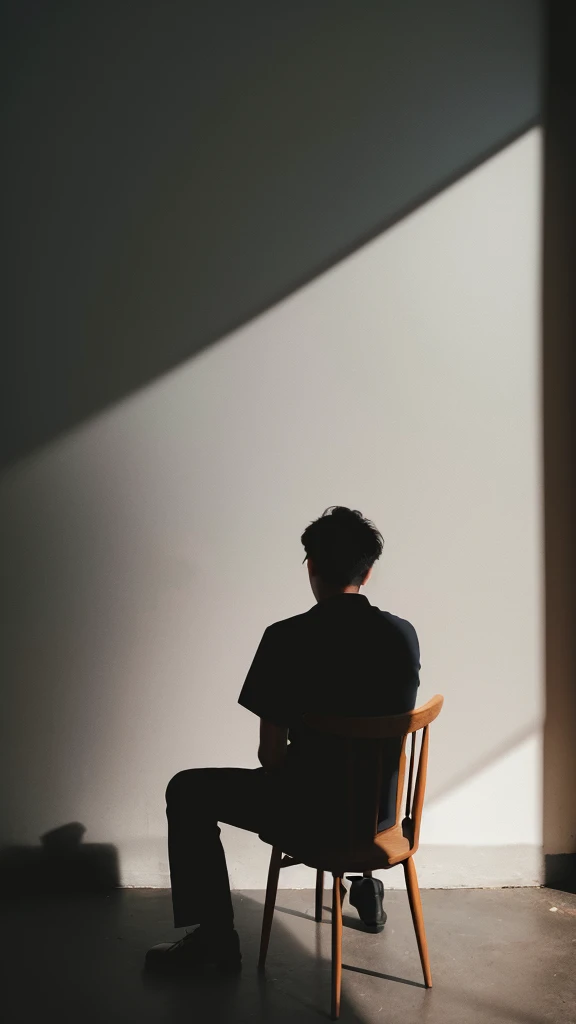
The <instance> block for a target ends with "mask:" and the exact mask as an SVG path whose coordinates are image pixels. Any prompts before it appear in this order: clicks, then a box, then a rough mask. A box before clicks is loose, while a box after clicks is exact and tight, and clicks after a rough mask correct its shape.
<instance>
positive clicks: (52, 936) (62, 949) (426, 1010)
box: [0, 889, 576, 1024]
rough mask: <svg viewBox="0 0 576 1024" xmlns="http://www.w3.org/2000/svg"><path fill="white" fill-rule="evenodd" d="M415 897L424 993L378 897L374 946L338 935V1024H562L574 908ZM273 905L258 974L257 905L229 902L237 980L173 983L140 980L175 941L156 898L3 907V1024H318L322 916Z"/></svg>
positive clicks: (499, 893)
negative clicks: (162, 947)
mask: <svg viewBox="0 0 576 1024" xmlns="http://www.w3.org/2000/svg"><path fill="white" fill-rule="evenodd" d="M422 898H423V904H424V916H425V918H426V924H427V930H428V939H429V944H430V949H431V954H432V965H433V973H434V988H433V989H432V990H425V989H423V988H421V987H420V980H421V976H420V973H419V962H418V953H417V949H416V943H415V939H414V933H413V929H412V923H411V920H410V912H409V908H408V906H407V900H406V894H405V893H404V892H388V893H387V909H388V915H389V916H388V923H387V925H386V929H385V931H384V932H383V933H382V934H380V935H372V934H366V933H364V934H360V933H359V932H358V931H356V930H352V929H350V930H347V932H346V933H345V935H344V960H345V962H346V964H347V970H346V971H345V974H344V978H343V987H342V997H343V1002H342V1015H341V1020H342V1022H343V1024H346V1022H352V1021H353V1022H356V1024H383V1022H386V1024H392V1022H396V1021H402V1022H403V1024H463V1022H465V1024H549V1022H550V1021H553V1022H554V1024H573V1021H574V1015H573V1006H574V1005H575V1004H576V978H575V976H574V971H573V969H572V960H573V950H574V948H575V945H574V944H575V943H576V898H575V897H574V896H565V895H564V894H562V893H552V892H550V891H548V890H542V889H508V890H451V891H450V890H444V891H443V890H428V891H424V892H423V894H422ZM281 901H282V904H283V906H284V907H285V908H286V909H289V910H291V911H294V913H292V914H285V913H279V914H277V915H276V916H275V920H274V924H273V928H272V936H271V942H270V950H269V956H268V964H267V968H266V972H265V974H264V975H260V974H259V972H258V970H257V966H256V964H257V956H258V944H259V935H260V925H261V921H262V904H263V894H262V893H260V892H251V893H242V892H237V893H234V907H235V914H236V921H237V927H238V931H239V933H240V935H241V940H242V950H243V957H244V962H243V971H242V974H241V975H240V977H235V978H223V977H222V976H221V975H217V974H214V973H206V974H204V975H201V976H199V977H197V978H193V979H189V980H188V981H186V982H180V983H178V982H176V981H174V980H168V979H165V980H160V979H152V978H150V979H147V978H146V977H145V976H144V975H143V971H142V966H143V960H144V954H145V951H146V949H147V948H148V947H149V946H151V945H153V944H154V943H156V942H159V941H162V940H171V939H173V938H174V937H175V935H176V933H175V932H174V929H173V927H172V918H171V903H170V894H169V892H168V891H166V890H121V891H119V892H117V893H116V894H115V895H111V894H108V895H105V894H102V895H101V896H97V897H84V896H80V895H78V896H76V897H75V898H73V899H69V898H68V899H62V898H61V897H49V898H46V899H43V900H37V899H36V900H29V901H28V902H27V903H25V902H21V903H18V904H14V903H10V904H8V905H7V907H6V908H5V912H4V920H3V928H2V930H1V932H0V958H1V961H2V965H3V968H4V980H3V989H2V1003H1V1006H2V1018H3V1024H29V1022H30V1021H33V1020H36V1019H46V1018H48V1019H50V1020H54V1021H57V1022H59V1024H67V1022H70V1024H72V1022H74V1024H75V1022H76V1021H78V1020H79V1019H81V1020H82V1024H86V1022H88V1024H104V1022H105V1024H132V1022H138V1024H158V1022H159V1021H161V1022H162V1024H176V1022H178V1024H180V1022H181V1021H183V1020H190V1019H192V1020H195V1021H196V1020H207V1021H209V1022H210V1024H212V1022H216V1024H220V1022H223V1024H224V1022H234V1024H268V1022H272V1021H274V1022H275V1024H294V1022H296V1021H298V1022H300V1021H301V1022H304V1024H308V1022H312V1021H314V1022H318V1021H321V1020H327V1019H328V1014H329V1005H330V931H331V929H330V916H329V914H326V915H325V917H324V921H323V922H322V923H321V924H318V925H317V924H316V923H315V922H314V920H313V917H312V911H313V905H314V893H313V892H311V891H306V890H283V891H282V893H281ZM551 906H554V907H555V909H556V912H555V913H550V909H551ZM308 912H310V913H308ZM31 937H32V938H33V945H31V942H30V939H31ZM31 952H33V954H34V955H31ZM39 954H40V955H39ZM383 972H386V973H383Z"/></svg>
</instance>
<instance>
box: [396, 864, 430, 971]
mask: <svg viewBox="0 0 576 1024" xmlns="http://www.w3.org/2000/svg"><path fill="white" fill-rule="evenodd" d="M403 866H404V877H405V878H406V888H407V890H408V900H409V902H410V911H411V913H412V922H413V924H414V931H415V932H416V942H417V943H418V952H419V953H420V962H421V964H422V972H423V974H424V983H425V985H426V988H432V974H431V971H430V959H429V957H428V943H427V941H426V930H425V928H424V915H423V913H422V901H421V899H420V889H419V888H418V877H417V875H416V868H415V866H414V860H413V858H412V857H408V860H405V861H404V862H403Z"/></svg>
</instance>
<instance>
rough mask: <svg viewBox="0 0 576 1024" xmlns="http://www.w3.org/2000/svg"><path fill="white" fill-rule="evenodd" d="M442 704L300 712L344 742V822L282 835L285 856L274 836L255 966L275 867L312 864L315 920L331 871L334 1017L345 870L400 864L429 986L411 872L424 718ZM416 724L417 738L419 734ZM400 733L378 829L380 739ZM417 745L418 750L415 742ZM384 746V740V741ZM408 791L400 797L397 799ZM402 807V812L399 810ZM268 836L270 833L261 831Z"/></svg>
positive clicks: (263, 949) (264, 945) (424, 752)
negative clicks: (375, 711)
mask: <svg viewBox="0 0 576 1024" xmlns="http://www.w3.org/2000/svg"><path fill="white" fill-rule="evenodd" d="M443 703H444V698H443V697H441V696H440V695H436V696H435V697H432V699H431V700H429V701H428V703H427V704H424V705H423V706H422V707H420V708H416V709H415V710H414V711H409V712H407V713H406V714H404V715H390V716H387V717H386V718H344V717H337V716H332V715H328V716H324V715H306V716H305V718H304V721H305V723H306V725H307V726H308V727H309V728H311V729H313V730H315V731H317V732H318V733H324V734H326V733H328V734H330V735H331V736H334V737H340V738H341V740H342V746H341V750H342V756H344V757H346V793H344V794H340V796H341V799H342V819H341V820H342V826H341V827H338V828H337V829H336V830H334V834H329V835H327V836H326V837H325V839H324V838H322V840H321V841H320V842H318V841H316V842H315V843H314V845H311V846H310V847H309V848H308V847H307V846H306V843H305V842H304V843H303V842H302V841H301V840H299V841H298V843H297V848H290V845H292V846H294V844H293V843H292V844H290V840H289V839H286V838H284V840H283V844H284V847H285V848H286V846H288V847H289V848H290V849H289V853H290V855H289V856H284V857H283V855H282V854H283V849H282V847H281V846H279V845H276V844H275V840H273V841H272V855H271V858H270V868H269V872H268V885H267V888H266V901H265V905H264V918H263V922H262V937H261V943H260V959H259V967H260V968H263V967H264V965H265V962H266V954H267V952H268V943H269V939H270V930H271V928H272V918H273V916H274V906H275V903H276V893H277V889H278V877H279V874H280V868H281V867H288V866H290V865H291V864H307V865H308V866H309V867H312V868H316V871H317V874H316V921H321V920H322V894H323V889H324V871H331V872H332V876H333V894H332V1019H333V1020H337V1019H338V1017H339V1015H340V990H341V984H342V892H341V885H342V877H343V875H344V874H345V872H346V871H358V872H362V873H364V874H365V875H370V874H371V873H372V871H374V870H377V869H381V868H391V867H394V865H395V864H402V866H403V868H404V875H405V878H406V888H407V890H408V900H409V903H410V910H411V913H412V921H413V924H414V930H415V932H416V941H417V943H418V951H419V953H420V961H421V963H422V971H423V974H424V982H425V984H426V987H427V988H431V987H432V975H431V973H430V962H429V958H428V946H427V943H426V932H425V930H424V918H423V916H422V903H421V901H420V890H419V888H418V879H417V877H416V868H415V867H414V861H413V859H412V858H413V856H414V854H415V853H416V850H417V849H418V840H419V835H420V820H421V817H422V806H423V804H424V790H425V788H426V770H427V764H428V742H429V726H430V723H431V722H433V721H434V719H435V718H437V717H438V715H439V714H440V711H441V709H442V705H443ZM420 730H422V740H421V743H420V744H417V742H416V736H417V733H418V732H419V731H420ZM408 736H410V737H411V742H410V758H409V767H408V779H407V784H406V785H405V782H406V760H407V758H406V740H407V737H408ZM392 738H398V739H400V741H401V744H400V755H399V763H398V787H397V792H396V821H395V824H394V825H393V826H392V828H388V829H386V830H385V831H383V832H378V831H377V829H378V818H379V811H380V796H381V768H382V761H383V756H385V754H386V741H387V740H390V739H392ZM418 747H419V750H417V748H418ZM388 749H389V745H388ZM404 789H406V798H405V803H404V801H403V795H404ZM403 806H404V811H405V813H404V817H402V808H403ZM261 838H263V839H264V840H265V841H266V842H269V843H270V842H271V840H270V839H269V838H266V837H265V836H261Z"/></svg>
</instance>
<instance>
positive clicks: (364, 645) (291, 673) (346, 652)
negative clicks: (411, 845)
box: [239, 594, 420, 828]
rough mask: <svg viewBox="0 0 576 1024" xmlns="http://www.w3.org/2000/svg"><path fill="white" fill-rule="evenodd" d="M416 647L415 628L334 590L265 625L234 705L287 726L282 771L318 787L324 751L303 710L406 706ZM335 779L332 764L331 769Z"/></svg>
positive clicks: (381, 710) (412, 694)
mask: <svg viewBox="0 0 576 1024" xmlns="http://www.w3.org/2000/svg"><path fill="white" fill-rule="evenodd" d="M419 669H420V650H419V645H418V638H417V636H416V631H415V629H414V627H413V626H412V625H411V624H410V623H409V622H407V621H406V620H405V619H400V618H398V617H397V616H396V615H391V614H390V613H389V612H384V611H380V609H379V608H376V607H375V606H374V605H372V604H370V602H369V600H368V599H367V598H366V597H365V596H364V595H363V594H338V595H336V596H334V597H330V598H328V599H327V600H325V601H321V602H320V603H319V604H317V605H315V606H314V607H313V608H311V609H310V611H307V612H305V613H304V614H302V615H295V616H293V617H292V618H289V619H284V620H283V621H281V622H276V623H274V624H273V625H272V626H269V627H268V629H267V630H266V631H265V633H264V636H263V637H262V640H261V642H260V645H259V647H258V650H257V651H256V654H255V656H254V660H253V662H252V665H251V667H250V670H249V672H248V675H247V677H246V681H245V683H244V686H243V687H242V691H241V693H240V697H239V703H240V704H241V705H242V706H243V707H245V708H247V709H248V710H249V711H252V712H254V714H255V715H258V716H259V717H260V718H263V719H265V720H266V721H268V722H272V723H274V724H275V725H279V726H286V727H287V728H288V730H289V734H288V735H289V740H290V744H289V750H288V758H287V768H286V772H287V775H288V776H291V777H293V778H294V779H295V780H296V779H300V780H303V779H307V780H310V779H312V778H315V779H316V782H317V784H318V786H322V785H323V782H327V778H326V780H323V779H322V771H323V767H324V769H325V771H327V767H326V766H327V759H326V756H325V753H326V752H321V751H319V749H318V737H317V735H315V736H314V738H313V739H314V742H312V738H310V737H309V736H308V735H307V730H306V728H305V726H304V723H303V721H302V716H303V715H305V714H307V713H319V714H322V713H324V714H327V713H331V714H341V715H351V716H372V715H374V716H379V715H396V714H402V713H403V712H405V711H411V710H412V708H413V707H414V706H415V703H416V695H417V691H418V685H419ZM397 754H398V751H397V741H392V742H391V746H390V766H389V796H388V799H387V800H386V801H385V805H383V806H382V807H381V814H380V818H381V821H380V828H387V827H389V825H391V824H392V823H393V804H394V796H395V777H396V776H395V770H396V768H397V763H398V762H397ZM330 779H331V781H332V782H333V779H334V765H331V766H330Z"/></svg>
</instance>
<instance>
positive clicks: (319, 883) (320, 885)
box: [314, 868, 324, 921]
mask: <svg viewBox="0 0 576 1024" xmlns="http://www.w3.org/2000/svg"><path fill="white" fill-rule="evenodd" d="M323 897H324V872H323V871H321V870H320V868H318V871H317V872H316V904H315V908H314V910H315V913H314V920H315V921H321V920H322V899H323Z"/></svg>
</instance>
